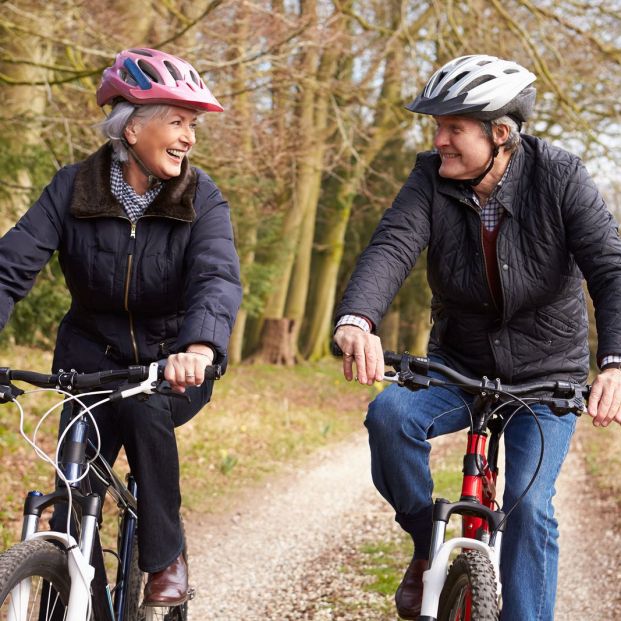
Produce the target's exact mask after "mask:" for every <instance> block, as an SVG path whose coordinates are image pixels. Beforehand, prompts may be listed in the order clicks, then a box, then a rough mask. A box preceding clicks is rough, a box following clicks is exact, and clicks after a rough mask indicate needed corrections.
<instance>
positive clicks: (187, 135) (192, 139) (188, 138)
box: [181, 127, 196, 146]
mask: <svg viewBox="0 0 621 621" xmlns="http://www.w3.org/2000/svg"><path fill="white" fill-rule="evenodd" d="M181 139H182V140H183V141H185V142H186V143H187V144H189V145H190V146H193V145H194V144H196V134H195V133H194V130H193V129H192V128H190V127H188V128H186V129H185V131H184V132H183V136H182V137H181Z"/></svg>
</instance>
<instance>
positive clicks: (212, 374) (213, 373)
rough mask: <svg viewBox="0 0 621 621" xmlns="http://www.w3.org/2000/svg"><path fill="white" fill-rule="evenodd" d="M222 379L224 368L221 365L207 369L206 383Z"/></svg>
mask: <svg viewBox="0 0 621 621" xmlns="http://www.w3.org/2000/svg"><path fill="white" fill-rule="evenodd" d="M221 377H222V367H221V366H220V365H219V364H213V365H211V366H209V367H205V381H214V380H219V379H220V378H221Z"/></svg>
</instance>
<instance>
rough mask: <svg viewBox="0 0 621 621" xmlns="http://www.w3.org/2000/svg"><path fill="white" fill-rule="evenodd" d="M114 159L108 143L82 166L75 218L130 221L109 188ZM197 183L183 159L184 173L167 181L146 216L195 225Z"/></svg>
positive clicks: (74, 203) (75, 192)
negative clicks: (121, 218)
mask: <svg viewBox="0 0 621 621" xmlns="http://www.w3.org/2000/svg"><path fill="white" fill-rule="evenodd" d="M111 156H112V149H111V148H110V145H109V144H105V145H104V146H103V147H101V148H100V149H99V150H98V151H96V152H95V153H93V155H91V156H90V157H88V158H87V159H85V160H84V161H83V162H81V163H80V168H79V169H78V172H77V174H76V177H75V182H74V186H73V198H72V201H71V214H72V215H73V216H75V217H76V218H95V217H101V216H114V217H123V218H127V214H126V213H125V210H124V209H123V206H122V205H121V204H120V203H119V202H118V201H117V200H116V198H115V197H114V196H113V195H112V191H111V189H110V161H111ZM196 183H197V180H196V173H195V171H194V170H193V169H192V168H190V166H189V164H188V160H187V158H184V160H183V163H182V165H181V174H180V175H179V176H178V177H173V178H172V179H169V180H168V181H166V182H164V187H163V188H162V191H161V192H160V193H159V194H158V195H157V196H156V198H155V200H154V201H153V202H152V203H151V204H150V205H149V206H148V207H147V209H146V211H145V212H144V215H145V216H161V217H164V218H174V219H175V220H184V221H186V222H192V221H193V220H194V218H195V217H196V212H195V211H194V205H193V203H194V194H195V192H196Z"/></svg>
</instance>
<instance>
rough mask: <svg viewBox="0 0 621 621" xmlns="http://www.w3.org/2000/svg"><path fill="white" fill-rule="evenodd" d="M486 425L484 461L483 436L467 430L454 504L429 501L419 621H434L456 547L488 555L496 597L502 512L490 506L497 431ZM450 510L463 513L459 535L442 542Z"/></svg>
mask: <svg viewBox="0 0 621 621" xmlns="http://www.w3.org/2000/svg"><path fill="white" fill-rule="evenodd" d="M490 429H491V430H492V434H491V439H490V446H489V451H488V455H489V463H488V462H487V459H486V457H485V453H486V451H485V447H486V442H487V434H486V433H485V432H484V431H482V430H475V431H474V432H473V433H470V434H468V448H467V451H466V455H465V456H464V468H463V473H464V479H463V484H462V494H461V498H460V500H459V502H453V503H451V502H449V501H448V500H445V499H444V498H439V499H437V500H436V501H435V503H434V507H433V530H432V535H431V546H430V551H429V568H428V569H427V571H425V572H424V573H423V602H422V606H421V616H420V617H419V621H436V619H437V616H438V607H439V601H440V595H441V593H442V588H443V587H444V582H445V581H446V576H447V569H448V566H449V562H450V556H451V553H452V552H453V551H454V550H456V549H462V550H478V551H480V552H482V553H483V554H485V555H486V556H487V557H488V558H489V560H490V562H491V563H492V566H493V567H494V573H495V575H496V589H497V594H498V595H500V592H501V589H502V585H501V583H500V549H501V545H502V536H503V532H504V528H505V515H504V513H503V512H502V511H495V510H494V509H493V508H492V506H493V504H494V500H495V496H496V489H495V486H496V477H497V473H498V469H497V457H498V431H499V429H497V428H495V426H494V421H491V422H490ZM453 514H457V515H461V516H462V524H463V526H462V536H461V537H456V538H453V539H449V540H448V541H445V537H446V529H447V526H448V522H449V519H450V517H451V515H453Z"/></svg>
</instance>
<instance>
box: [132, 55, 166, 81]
mask: <svg viewBox="0 0 621 621" xmlns="http://www.w3.org/2000/svg"><path fill="white" fill-rule="evenodd" d="M137 65H138V66H139V67H140V68H141V69H142V71H143V72H144V73H146V74H147V76H149V78H150V79H151V81H152V82H158V83H160V84H161V82H162V81H161V79H160V76H159V75H158V73H157V71H156V70H155V69H154V68H153V67H152V66H151V65H150V64H149V63H148V62H146V61H145V60H142V59H140V60H138V62H137Z"/></svg>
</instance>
